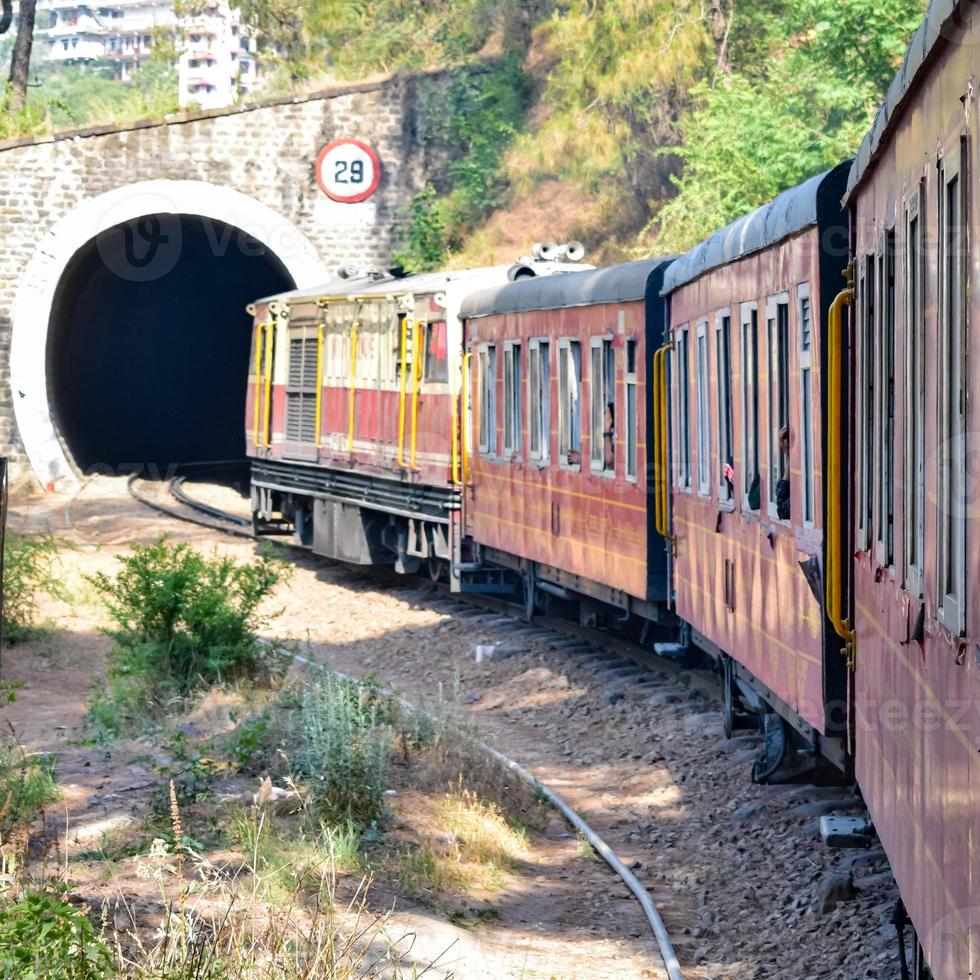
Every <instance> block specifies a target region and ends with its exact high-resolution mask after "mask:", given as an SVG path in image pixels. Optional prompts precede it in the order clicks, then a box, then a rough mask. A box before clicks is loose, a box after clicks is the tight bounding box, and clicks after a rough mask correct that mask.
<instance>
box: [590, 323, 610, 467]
mask: <svg viewBox="0 0 980 980" xmlns="http://www.w3.org/2000/svg"><path fill="white" fill-rule="evenodd" d="M589 344H590V348H589V349H590V356H591V359H592V360H591V365H590V367H591V373H590V375H589V383H590V384H591V386H592V403H591V408H592V432H591V436H592V437H591V440H590V451H591V465H592V469H593V470H594V471H595V472H597V473H614V472H615V471H616V360H615V353H614V352H613V345H612V340H611V339H610V338H608V337H593V338H592V339H591V340H590V341H589Z"/></svg>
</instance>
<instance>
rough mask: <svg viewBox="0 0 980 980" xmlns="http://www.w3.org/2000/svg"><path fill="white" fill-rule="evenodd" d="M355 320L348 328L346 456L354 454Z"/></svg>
mask: <svg viewBox="0 0 980 980" xmlns="http://www.w3.org/2000/svg"><path fill="white" fill-rule="evenodd" d="M359 326H360V324H359V323H358V322H357V321H356V320H355V321H354V322H353V323H352V324H351V328H350V385H349V390H348V394H347V455H348V456H350V455H351V454H352V453H353V452H354V394H355V392H356V391H357V330H358V327H359Z"/></svg>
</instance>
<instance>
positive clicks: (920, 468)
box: [905, 184, 926, 595]
mask: <svg viewBox="0 0 980 980" xmlns="http://www.w3.org/2000/svg"><path fill="white" fill-rule="evenodd" d="M921 215H922V185H921V184H920V185H919V186H918V187H917V188H916V191H915V193H914V194H913V195H912V196H911V197H910V198H909V200H908V202H907V204H906V206H905V330H906V339H905V569H906V571H905V587H906V588H907V589H908V590H909V591H910V592H913V593H915V594H916V595H921V594H922V568H923V560H922V556H923V551H924V550H925V414H926V406H925V389H926V372H925V346H926V344H925V310H924V305H923V297H924V295H925V292H924V285H925V283H924V281H923V280H924V272H925V265H924V263H923V261H922V256H923V252H922V219H921Z"/></svg>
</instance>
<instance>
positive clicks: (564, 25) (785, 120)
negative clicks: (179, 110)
mask: <svg viewBox="0 0 980 980" xmlns="http://www.w3.org/2000/svg"><path fill="white" fill-rule="evenodd" d="M924 8H925V0H766V2H764V3H762V2H758V0H756V2H752V3H750V2H746V0H591V2H568V0H557V2H555V0H523V2H522V0H357V2H351V0H244V2H243V4H242V11H243V14H244V16H245V17H246V19H247V20H248V21H250V22H251V23H252V24H253V25H254V26H255V27H256V28H257V29H258V30H260V31H261V32H262V38H263V42H262V43H263V48H264V54H263V58H264V63H265V66H266V77H267V85H268V86H269V91H270V93H271V92H280V91H298V90H305V89H313V88H316V87H317V86H318V85H321V84H323V83H324V82H326V81H328V80H330V79H337V78H344V79H353V78H361V77H364V76H367V75H373V74H378V73H387V72H394V71H397V70H417V69H423V68H436V67H448V68H449V69H450V78H449V82H448V85H447V87H446V89H445V91H444V93H443V94H442V95H441V96H440V97H439V98H440V103H439V105H434V106H428V107H426V108H427V109H428V111H427V112H425V113H423V115H424V117H425V118H426V119H428V120H429V123H428V125H429V126H430V128H431V130H432V131H431V133H429V134H428V135H430V136H431V138H432V139H433V140H437V141H438V142H439V143H440V145H443V146H450V147H453V148H454V149H453V153H452V155H451V159H449V160H448V162H447V164H446V166H445V167H444V169H443V172H442V173H441V174H439V176H438V177H437V178H436V179H434V180H433V185H432V186H430V187H428V188H427V189H425V190H424V191H423V192H422V193H421V194H420V195H419V196H418V198H417V199H416V200H415V201H414V202H413V204H412V206H411V208H410V209H409V213H407V214H406V216H405V219H406V224H405V235H404V244H403V249H402V253H401V255H400V259H401V261H402V263H403V264H404V265H405V266H407V267H408V268H410V269H423V268H432V267H435V266H438V265H440V264H442V263H445V262H451V263H453V264H456V265H464V264H471V263H474V262H484V261H487V260H506V259H510V258H512V257H513V256H514V254H515V252H516V251H517V250H524V249H526V248H527V245H528V241H527V236H528V235H529V234H531V235H537V236H539V237H553V238H559V239H562V238H568V237H575V238H579V239H581V240H583V241H584V242H585V243H586V244H587V245H588V246H589V249H590V258H591V259H592V260H593V261H597V260H599V261H602V260H615V259H620V258H625V257H634V256H639V255H646V254H650V253H655V252H660V253H666V252H675V251H677V250H680V249H684V248H687V247H689V246H690V245H691V244H693V243H695V242H696V241H698V240H700V239H701V238H703V237H704V236H705V235H706V234H709V233H710V232H711V231H712V230H714V229H715V228H717V227H719V226H721V225H723V224H725V223H726V222H728V221H730V220H732V219H733V218H735V217H737V216H738V215H739V214H742V213H744V212H745V211H747V210H749V209H751V208H753V207H755V206H757V205H758V204H760V203H762V202H764V201H766V200H769V199H770V198H772V197H773V196H774V195H775V194H777V193H778V192H779V191H781V190H783V189H784V188H786V187H790V186H792V185H794V184H796V183H798V182H800V181H802V180H804V179H805V178H807V177H809V176H811V175H812V174H814V173H817V172H819V171H820V170H822V169H825V168H827V167H829V166H832V165H833V164H835V163H837V162H838V161H840V160H842V159H844V158H846V157H847V156H848V155H850V154H851V153H853V151H854V150H855V149H856V147H857V144H858V142H859V141H860V138H861V135H862V134H863V132H864V131H865V129H866V128H867V126H868V125H869V123H870V121H871V119H872V117H873V115H874V112H875V111H876V109H877V107H878V104H879V102H880V100H881V97H882V95H883V93H884V91H885V89H886V87H887V85H888V82H889V81H890V79H891V77H892V75H893V73H894V71H895V69H896V68H897V67H898V65H899V64H900V63H901V59H902V56H903V54H904V50H905V45H906V43H907V41H908V38H909V36H910V35H911V33H912V32H913V31H914V30H915V28H916V26H917V25H918V23H919V21H920V19H921V17H922V14H923V12H924ZM474 67H480V68H481V70H479V71H474V70H473V68H474ZM59 84H61V85H62V89H61V90H58V92H57V98H56V99H55V100H53V105H54V108H52V107H51V104H49V105H48V106H47V108H44V107H43V100H44V98H45V96H44V95H43V94H42V93H40V92H38V93H34V94H33V95H32V101H31V103H30V105H31V106H32V107H33V109H32V111H33V116H32V117H31V118H30V120H29V122H30V124H31V125H32V126H35V127H37V126H41V125H43V124H44V119H45V118H47V119H48V121H50V119H51V117H52V114H53V115H54V117H55V120H54V121H55V122H59V123H62V124H63V120H64V118H65V116H68V117H69V118H73V119H75V120H76V121H78V122H83V121H84V122H87V121H93V119H92V117H93V116H95V117H97V116H99V115H100V113H103V114H104V113H105V112H112V113H114V114H116V115H117V116H118V115H119V114H122V115H125V114H126V113H127V112H132V111H138V110H139V109H140V108H144V109H150V108H151V107H152V108H156V107H161V106H162V105H163V103H164V102H165V99H163V98H161V96H160V88H159V78H158V77H153V78H152V79H147V80H146V84H145V85H144V87H143V89H142V90H138V91H137V92H136V93H131V94H130V95H129V96H128V98H129V102H128V103H123V104H118V105H116V104H112V103H111V100H110V99H109V97H108V95H107V94H104V93H102V91H101V89H100V91H99V93H98V95H96V94H95V93H88V95H87V100H86V101H85V103H84V105H81V104H78V105H76V104H75V101H74V100H73V99H72V97H71V95H70V94H69V93H66V92H65V91H64V83H63V82H62V83H59ZM100 100H101V101H100ZM49 103H51V100H50V99H49ZM130 103H135V106H134V105H132V104H130ZM42 109H43V111H42ZM45 112H46V113H47V116H45ZM81 116H84V117H85V118H79V117H81ZM3 128H4V125H3V122H2V121H0V132H2V131H3ZM6 128H7V130H8V131H9V130H10V129H11V121H10V120H7V126H6ZM14 128H16V126H14Z"/></svg>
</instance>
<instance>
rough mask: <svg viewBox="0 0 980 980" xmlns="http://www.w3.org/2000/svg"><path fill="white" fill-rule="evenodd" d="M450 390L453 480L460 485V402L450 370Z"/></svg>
mask: <svg viewBox="0 0 980 980" xmlns="http://www.w3.org/2000/svg"><path fill="white" fill-rule="evenodd" d="M449 379H450V391H449V401H450V402H451V403H452V426H453V431H452V453H453V455H452V460H453V465H452V472H451V476H452V482H453V483H455V484H456V485H457V486H458V485H459V403H458V402H457V401H456V393H455V392H454V391H453V390H452V384H451V383H452V379H453V373H452V371H450V372H449Z"/></svg>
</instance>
